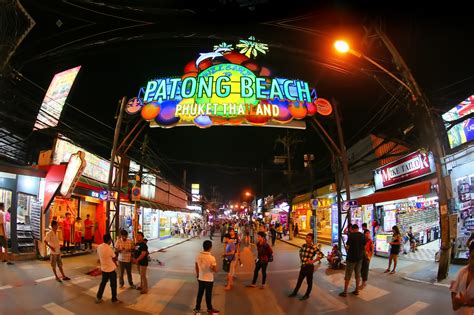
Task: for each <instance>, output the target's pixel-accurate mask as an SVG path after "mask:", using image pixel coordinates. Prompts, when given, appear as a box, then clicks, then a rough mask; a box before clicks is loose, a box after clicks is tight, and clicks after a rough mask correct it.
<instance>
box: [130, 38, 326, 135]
mask: <svg viewBox="0 0 474 315" xmlns="http://www.w3.org/2000/svg"><path fill="white" fill-rule="evenodd" d="M236 47H237V48H241V50H240V52H236V51H234V50H233V48H232V45H229V44H226V43H222V44H220V45H217V46H214V50H213V51H212V52H209V53H201V54H200V55H199V57H198V58H197V59H196V60H193V61H190V62H189V63H188V64H187V65H186V66H185V68H184V74H183V75H182V76H181V77H169V78H159V79H154V80H150V81H148V83H147V85H146V87H142V88H141V89H140V91H139V93H138V96H137V97H135V98H132V99H131V100H130V101H129V102H128V104H127V109H126V110H127V112H128V113H129V114H136V113H138V112H141V116H142V117H143V118H144V119H145V120H147V121H150V122H151V125H152V126H160V127H165V128H167V127H173V126H176V125H178V124H183V125H186V124H188V125H189V124H190V123H192V124H194V125H196V126H198V127H201V128H207V127H210V126H212V125H241V124H250V125H269V124H274V122H277V123H280V124H288V123H290V122H291V121H292V120H293V119H303V118H305V117H306V116H308V115H309V116H312V115H314V114H315V113H316V112H319V113H320V114H321V115H330V114H331V112H332V108H331V105H330V103H329V102H328V101H326V100H324V99H321V98H317V95H316V91H315V90H314V89H313V88H310V86H309V84H308V83H307V82H304V81H301V80H289V79H284V78H272V77H271V72H270V70H269V69H268V68H266V67H263V66H261V65H259V64H258V63H256V62H255V61H254V60H252V59H250V58H249V57H256V56H257V53H258V52H260V53H266V51H267V50H268V47H267V45H265V44H262V43H259V42H256V41H255V38H254V37H250V38H249V40H245V41H244V40H241V41H240V43H239V44H237V45H236Z"/></svg>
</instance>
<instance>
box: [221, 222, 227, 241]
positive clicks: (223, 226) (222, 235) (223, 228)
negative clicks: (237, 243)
mask: <svg viewBox="0 0 474 315" xmlns="http://www.w3.org/2000/svg"><path fill="white" fill-rule="evenodd" d="M225 231H226V229H225V224H224V222H222V223H221V227H220V232H221V243H223V242H224V235H225V233H226V232H225Z"/></svg>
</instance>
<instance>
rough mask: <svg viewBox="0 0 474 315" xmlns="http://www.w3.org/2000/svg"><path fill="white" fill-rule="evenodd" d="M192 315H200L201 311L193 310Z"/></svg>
mask: <svg viewBox="0 0 474 315" xmlns="http://www.w3.org/2000/svg"><path fill="white" fill-rule="evenodd" d="M193 313H194V314H201V310H198V309H197V308H195V309H193Z"/></svg>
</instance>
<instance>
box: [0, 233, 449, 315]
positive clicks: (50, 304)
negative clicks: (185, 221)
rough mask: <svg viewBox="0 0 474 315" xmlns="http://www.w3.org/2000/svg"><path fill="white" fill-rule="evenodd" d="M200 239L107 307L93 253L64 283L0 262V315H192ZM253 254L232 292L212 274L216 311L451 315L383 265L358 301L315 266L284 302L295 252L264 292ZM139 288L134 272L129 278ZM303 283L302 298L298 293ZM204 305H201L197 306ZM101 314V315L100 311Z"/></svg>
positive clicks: (288, 251) (217, 250)
mask: <svg viewBox="0 0 474 315" xmlns="http://www.w3.org/2000/svg"><path fill="white" fill-rule="evenodd" d="M202 241H203V239H200V240H199V239H193V240H191V241H188V242H184V243H183V244H180V245H177V246H175V247H172V248H169V249H168V250H166V252H160V253H155V254H153V255H152V258H154V259H159V260H161V261H163V262H164V263H165V265H164V266H160V265H158V264H157V263H152V264H151V265H150V267H149V287H150V288H151V289H150V291H149V294H147V295H140V294H139V292H138V291H136V290H132V289H124V290H119V299H121V300H122V301H123V302H124V303H123V304H120V305H115V304H112V303H110V288H109V287H107V288H106V292H105V295H104V300H105V301H104V303H102V304H99V305H97V304H95V303H94V296H95V293H96V292H97V288H98V286H99V282H100V277H91V276H88V275H86V272H87V271H89V270H91V269H93V268H94V267H95V266H96V256H95V255H89V256H81V257H71V258H67V259H64V267H65V270H66V274H67V275H68V276H70V277H71V278H72V280H71V281H70V282H63V283H57V282H56V281H54V278H53V277H52V276H51V274H52V273H51V271H50V267H49V264H48V262H40V261H29V262H18V263H17V264H16V265H14V266H7V265H6V264H2V265H0V273H1V277H0V314H1V315H7V314H15V315H20V314H38V315H40V314H56V315H59V314H61V315H72V314H100V313H105V312H106V313H111V314H127V315H134V314H166V315H168V314H169V315H175V314H176V315H177V314H192V312H191V310H192V309H193V307H194V301H195V296H196V291H197V284H196V279H195V275H194V269H193V267H194V257H195V255H196V253H197V252H198V251H199V250H200V248H201V244H202ZM222 249H223V247H222V244H221V243H220V239H218V238H215V239H214V248H213V250H212V252H213V254H214V255H215V256H216V257H217V258H218V261H220V260H221V259H220V258H219V257H220V255H221V254H222ZM253 255H254V254H253V253H252V250H251V249H250V248H248V247H245V248H243V249H242V262H243V264H244V266H243V267H239V268H237V274H236V276H237V279H236V280H235V287H234V289H233V290H232V291H224V290H223V287H224V281H225V274H224V273H222V272H219V273H218V275H217V277H216V282H215V289H214V294H213V304H214V307H215V308H217V309H219V310H221V314H227V315H234V314H235V315H237V314H238V315H241V314H272V315H280V314H281V315H283V314H331V315H332V314H349V313H350V314H397V315H409V314H430V315H431V314H451V313H452V311H451V307H450V298H449V292H448V289H447V288H446V287H440V286H433V285H426V284H422V283H414V282H409V281H406V280H403V279H402V278H401V277H400V276H399V275H387V274H384V273H383V268H380V267H378V266H376V267H375V268H374V269H373V270H371V273H370V277H369V283H370V284H369V285H368V286H367V288H366V289H365V290H364V291H362V293H361V294H360V295H359V296H358V297H356V296H352V295H349V296H348V297H346V298H341V297H339V296H338V293H339V292H340V291H341V288H342V285H343V273H342V271H332V270H328V269H327V265H326V264H325V263H323V264H321V265H320V266H319V267H318V268H317V271H316V272H315V274H314V284H315V285H314V288H313V293H312V296H311V298H310V299H309V300H306V301H299V300H298V299H295V298H293V299H290V298H288V297H287V295H288V294H289V293H290V291H291V290H292V288H293V287H294V285H295V282H296V278H297V275H298V271H299V265H298V255H297V248H295V247H293V246H290V245H288V244H286V243H282V242H277V244H276V246H275V255H274V258H275V260H274V262H272V263H271V264H270V267H269V271H268V281H267V282H268V286H267V287H266V288H265V289H259V288H256V289H250V288H246V287H245V285H246V284H248V283H249V282H250V280H251V277H252V270H253V259H254V258H253ZM134 279H135V281H136V282H137V283H138V275H137V274H136V273H134ZM259 281H260V279H259ZM305 289H306V285H305V284H303V286H302V289H301V290H300V291H301V292H300V295H301V294H302V293H304V291H303V290H305ZM204 307H205V302H204V300H203V308H204ZM106 313H105V314H106Z"/></svg>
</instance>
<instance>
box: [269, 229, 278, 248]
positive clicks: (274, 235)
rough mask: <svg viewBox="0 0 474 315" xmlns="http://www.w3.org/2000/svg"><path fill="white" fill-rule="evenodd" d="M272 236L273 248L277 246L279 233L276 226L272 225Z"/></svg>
mask: <svg viewBox="0 0 474 315" xmlns="http://www.w3.org/2000/svg"><path fill="white" fill-rule="evenodd" d="M270 235H271V237H272V246H275V241H276V237H277V231H276V230H275V226H274V225H273V224H272V226H271V227H270Z"/></svg>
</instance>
